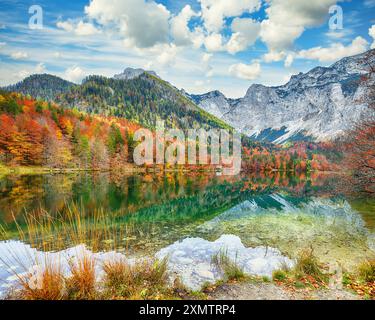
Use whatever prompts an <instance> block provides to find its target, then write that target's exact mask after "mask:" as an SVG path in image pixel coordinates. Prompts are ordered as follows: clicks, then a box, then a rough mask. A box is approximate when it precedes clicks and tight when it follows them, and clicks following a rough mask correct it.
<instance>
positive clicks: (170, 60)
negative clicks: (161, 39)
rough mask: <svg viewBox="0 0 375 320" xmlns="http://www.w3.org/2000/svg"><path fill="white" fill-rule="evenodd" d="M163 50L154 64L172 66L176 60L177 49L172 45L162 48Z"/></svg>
mask: <svg viewBox="0 0 375 320" xmlns="http://www.w3.org/2000/svg"><path fill="white" fill-rule="evenodd" d="M163 48H164V49H162V50H161V53H160V54H159V56H158V57H157V58H156V62H157V63H158V64H159V65H161V66H171V65H173V64H174V63H175V60H176V56H177V53H178V48H177V47H176V45H174V44H171V45H167V46H163Z"/></svg>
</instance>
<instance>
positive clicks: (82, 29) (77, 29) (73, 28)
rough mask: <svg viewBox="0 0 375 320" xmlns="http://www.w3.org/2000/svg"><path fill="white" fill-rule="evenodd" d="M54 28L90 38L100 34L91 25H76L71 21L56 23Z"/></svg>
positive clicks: (82, 23)
mask: <svg viewBox="0 0 375 320" xmlns="http://www.w3.org/2000/svg"><path fill="white" fill-rule="evenodd" d="M56 26H57V27H58V28H59V29H63V30H65V31H67V32H74V33H75V34H76V35H77V36H92V35H94V34H98V33H100V30H98V29H97V28H96V27H95V26H94V25H93V24H92V23H89V22H83V21H82V20H81V21H79V22H78V23H77V24H76V23H74V22H73V21H70V20H68V21H58V22H57V23H56Z"/></svg>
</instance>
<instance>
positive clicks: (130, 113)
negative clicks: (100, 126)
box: [6, 73, 230, 129]
mask: <svg viewBox="0 0 375 320" xmlns="http://www.w3.org/2000/svg"><path fill="white" fill-rule="evenodd" d="M6 89H7V90H8V91H16V92H20V93H22V94H26V95H27V94H29V95H30V96H32V97H41V98H42V99H44V100H49V101H54V102H56V103H58V104H59V105H60V106H62V107H67V108H70V109H73V108H76V109H78V110H80V111H84V112H86V113H90V114H101V115H105V116H116V117H124V118H126V119H128V120H129V121H132V122H135V123H138V124H140V125H142V126H144V127H146V128H154V127H155V123H156V120H165V122H166V126H168V127H175V128H181V129H191V128H203V129H210V128H230V127H229V126H228V125H227V124H225V123H224V122H223V121H221V120H219V119H217V118H216V117H214V116H213V115H210V114H209V113H208V112H206V111H204V110H202V109H200V108H199V107H197V106H196V105H195V104H194V103H193V102H192V101H190V100H189V99H188V98H186V97H185V96H183V95H182V94H181V93H180V92H179V91H178V90H177V89H176V88H174V87H173V86H171V85H170V84H169V83H167V82H165V81H163V80H161V79H160V78H158V77H155V76H153V75H151V74H149V73H144V74H142V75H141V76H139V77H136V78H134V79H129V80H126V79H125V80H124V79H114V78H106V77H103V76H89V77H88V78H86V79H85V80H84V81H83V83H82V85H72V84H70V83H69V82H66V81H65V80H62V79H59V78H57V77H53V76H50V75H35V76H31V77H29V78H26V79H25V80H24V81H23V82H20V83H19V84H17V85H15V86H10V87H8V88H6Z"/></svg>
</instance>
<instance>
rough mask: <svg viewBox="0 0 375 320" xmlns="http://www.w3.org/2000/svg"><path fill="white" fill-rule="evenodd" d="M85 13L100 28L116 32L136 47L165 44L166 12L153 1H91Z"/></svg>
mask: <svg viewBox="0 0 375 320" xmlns="http://www.w3.org/2000/svg"><path fill="white" fill-rule="evenodd" d="M85 13H86V14H87V16H88V17H89V18H90V19H94V20H95V21H96V22H97V23H98V24H100V25H102V26H103V27H106V28H111V29H113V28H115V29H117V30H118V32H119V33H120V34H121V35H123V36H124V37H125V39H127V40H128V42H132V43H133V44H134V45H135V46H137V47H139V48H148V47H152V46H154V45H156V44H158V43H166V42H168V35H169V18H170V12H169V11H168V10H167V8H166V7H165V6H164V5H162V4H158V3H156V2H154V1H145V0H92V1H91V2H90V4H89V5H87V6H86V7H85Z"/></svg>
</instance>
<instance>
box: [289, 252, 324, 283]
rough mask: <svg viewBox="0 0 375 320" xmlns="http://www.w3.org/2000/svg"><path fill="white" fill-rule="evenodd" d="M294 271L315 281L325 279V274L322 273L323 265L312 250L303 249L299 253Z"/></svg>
mask: <svg viewBox="0 0 375 320" xmlns="http://www.w3.org/2000/svg"><path fill="white" fill-rule="evenodd" d="M294 273H295V274H296V275H297V276H299V277H303V276H311V277H313V278H314V279H315V280H317V281H323V282H324V281H326V280H327V276H326V275H325V274H324V273H323V267H322V265H321V263H320V262H319V261H318V259H317V257H315V256H314V253H313V250H304V251H302V252H301V253H300V254H299V256H298V258H297V263H296V265H295V267H294Z"/></svg>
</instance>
